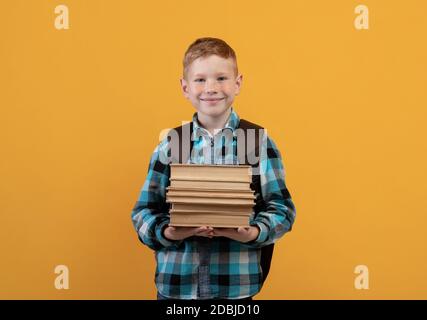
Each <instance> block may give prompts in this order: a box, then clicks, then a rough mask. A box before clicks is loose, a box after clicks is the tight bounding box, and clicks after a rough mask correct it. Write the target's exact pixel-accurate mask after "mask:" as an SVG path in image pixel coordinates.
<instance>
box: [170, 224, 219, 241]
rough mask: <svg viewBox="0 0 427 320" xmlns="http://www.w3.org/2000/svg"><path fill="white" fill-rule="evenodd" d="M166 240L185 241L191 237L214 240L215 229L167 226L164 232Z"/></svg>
mask: <svg viewBox="0 0 427 320" xmlns="http://www.w3.org/2000/svg"><path fill="white" fill-rule="evenodd" d="M163 234H164V236H165V237H166V239H169V240H184V239H185V238H188V237H191V236H199V237H208V238H212V237H213V236H214V235H213V228H212V227H206V226H203V227H171V226H167V227H166V228H165V230H164V231H163Z"/></svg>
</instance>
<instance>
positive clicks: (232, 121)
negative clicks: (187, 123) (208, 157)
mask: <svg viewBox="0 0 427 320" xmlns="http://www.w3.org/2000/svg"><path fill="white" fill-rule="evenodd" d="M239 122H240V118H239V116H238V115H237V113H236V112H235V111H234V108H233V107H231V112H230V115H229V116H228V119H227V121H226V122H225V125H224V128H222V130H224V129H226V128H228V129H231V131H232V132H233V135H234V131H235V130H236V129H237V128H238V126H239ZM198 131H201V132H203V133H205V134H209V133H208V131H207V130H206V129H205V128H203V127H202V126H201V125H200V123H199V121H198V119H197V112H195V113H194V114H193V135H192V138H193V140H196V138H197V137H200V134H199V132H198ZM218 132H220V131H218Z"/></svg>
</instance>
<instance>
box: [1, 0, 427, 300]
mask: <svg viewBox="0 0 427 320" xmlns="http://www.w3.org/2000/svg"><path fill="white" fill-rule="evenodd" d="M60 4H64V5H66V6H67V7H68V9H69V29H68V30H58V29H56V28H55V18H56V17H57V16H58V14H55V7H56V6H58V5H60ZM359 4H364V5H366V6H367V7H368V8H369V29H367V30H366V29H365V30H357V29H356V28H355V25H354V21H355V19H356V17H357V16H358V14H357V13H355V8H356V6H357V5H359ZM426 12H427V4H426V2H425V1H423V0H419V1H416V0H409V1H405V2H401V1H386V0H383V1H373V0H369V1H368V0H364V1H351V0H346V1H343V0H335V1H332V0H330V1H314V0H313V1H297V0H293V1H281V0H277V1H264V2H260V1H246V0H245V1H244V0H241V1H236V0H233V1H225V0H218V1H215V3H214V4H213V3H210V2H203V1H198V0H189V1H185V2H182V1H172V0H170V1H165V0H163V1H138V0H126V1H125V0H124V1H103V0H96V1H95V0H91V1H85V0H79V1H78V0H61V1H59V0H58V1H54V0H38V1H27V0H8V1H2V2H1V4H0V92H1V94H0V107H1V109H0V110H1V111H0V112H1V113H0V137H1V139H0V143H1V146H0V147H1V157H0V163H1V166H0V176H1V182H0V186H1V190H0V197H1V198H0V212H1V217H0V252H1V269H0V271H1V272H0V298H3V299H4V298H20V299H28V298H41V299H48V298H49V299H75V298H81V299H89V298H90V299H109V298H114V299H154V298H155V292H156V291H155V286H154V267H155V263H154V255H153V252H152V251H150V250H149V249H148V248H147V247H145V246H143V245H142V244H141V243H140V242H139V240H138V238H137V235H136V233H135V231H134V230H133V226H132V223H131V217H130V213H131V210H132V208H133V205H134V203H135V201H136V200H137V197H138V195H139V191H140V189H141V187H142V185H143V183H144V179H145V176H146V173H147V168H148V161H149V157H150V155H151V153H152V151H153V149H154V147H155V146H156V144H157V142H158V137H159V133H160V131H161V130H163V129H165V128H170V127H173V126H177V125H179V124H181V121H184V120H190V119H191V116H192V114H193V112H194V109H193V107H192V106H191V105H190V104H189V102H188V101H187V100H185V99H184V97H183V96H182V94H181V92H180V87H179V81H178V80H179V77H180V75H181V60H182V56H183V53H184V51H185V50H186V48H187V46H188V45H189V44H190V43H191V42H192V41H193V40H194V39H196V38H197V37H202V36H214V37H220V38H223V39H224V40H226V41H227V42H228V43H229V44H230V45H231V46H232V47H233V48H234V49H235V50H236V52H237V55H238V62H239V68H240V70H241V72H242V73H243V77H244V82H243V88H242V93H241V95H239V97H238V99H237V100H236V102H235V109H236V111H237V112H238V113H239V115H240V116H241V117H242V118H245V119H248V120H250V121H252V122H256V123H259V124H261V125H263V126H264V127H266V128H267V129H268V132H269V133H270V135H271V136H272V138H273V139H274V140H275V141H276V143H277V145H278V147H279V148H280V150H281V152H282V155H283V159H284V165H285V168H286V181H287V184H288V187H289V190H290V192H291V194H292V196H293V199H294V201H295V204H296V207H297V220H296V223H295V225H294V230H293V231H292V232H291V233H289V234H287V235H285V237H284V238H283V239H281V240H280V241H279V242H278V244H277V246H276V251H275V256H274V260H273V265H272V270H271V274H270V276H269V279H268V281H267V283H266V285H265V287H264V288H263V290H262V292H261V293H260V294H259V295H258V296H257V298H259V299H300V298H302V299H379V298H385V299H398V298H399V299H407V298H415V299H421V298H423V299H426V298H427V277H426V275H425V271H426V269H427V248H426V243H427V236H426V229H427V216H426V213H427V209H426V207H427V188H426V187H427V183H426V180H427V170H426V163H427V152H426V150H427V143H426V136H427V128H426V125H425V121H426V117H427V111H426V106H427V90H426V83H427V81H426V80H427V79H426V78H427V76H426V75H427V59H426V57H427V46H426V41H425V35H426V30H427V20H426V19H425V14H426ZM58 265H65V266H67V267H68V268H69V289H68V290H58V289H56V287H55V279H56V278H57V277H58V275H57V274H55V267H56V266H58ZM358 265H364V266H366V267H367V268H368V270H369V289H362V290H359V289H357V288H356V287H355V279H356V278H357V276H358V274H356V273H355V268H356V266H358Z"/></svg>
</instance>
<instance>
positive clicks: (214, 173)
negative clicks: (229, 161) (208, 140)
mask: <svg viewBox="0 0 427 320" xmlns="http://www.w3.org/2000/svg"><path fill="white" fill-rule="evenodd" d="M170 168H171V175H170V178H171V179H173V180H213V181H236V182H249V183H250V182H251V181H252V167H251V166H248V165H210V164H181V163H171V164H170Z"/></svg>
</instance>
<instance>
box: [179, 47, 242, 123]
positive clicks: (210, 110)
mask: <svg viewBox="0 0 427 320" xmlns="http://www.w3.org/2000/svg"><path fill="white" fill-rule="evenodd" d="M241 83H242V75H236V73H235V65H234V60H233V59H231V58H229V59H224V58H222V57H220V56H217V55H211V56H208V57H201V58H198V59H196V60H194V61H193V62H192V63H191V64H190V65H189V66H188V68H187V73H186V75H185V78H183V79H181V87H182V91H183V93H184V96H185V97H186V98H187V99H188V100H190V101H191V103H192V104H193V106H194V107H195V108H196V109H197V112H199V113H202V115H203V116H205V117H210V118H218V117H221V116H222V115H223V114H224V113H225V112H227V111H228V109H229V108H230V107H231V105H232V103H233V101H234V97H235V96H236V95H237V94H239V92H240V86H241Z"/></svg>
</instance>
